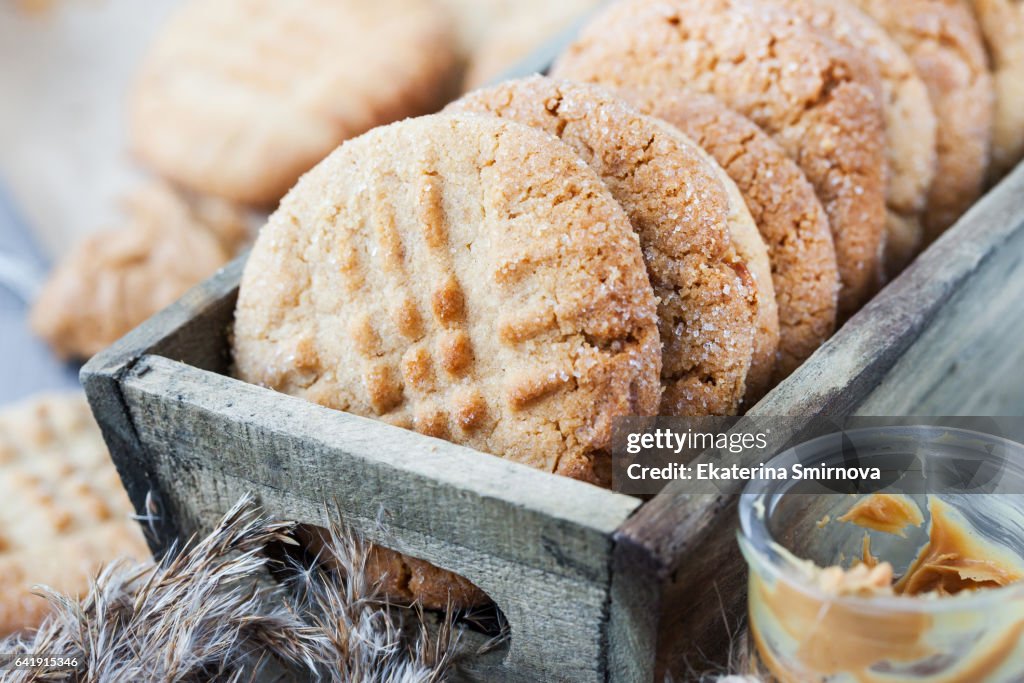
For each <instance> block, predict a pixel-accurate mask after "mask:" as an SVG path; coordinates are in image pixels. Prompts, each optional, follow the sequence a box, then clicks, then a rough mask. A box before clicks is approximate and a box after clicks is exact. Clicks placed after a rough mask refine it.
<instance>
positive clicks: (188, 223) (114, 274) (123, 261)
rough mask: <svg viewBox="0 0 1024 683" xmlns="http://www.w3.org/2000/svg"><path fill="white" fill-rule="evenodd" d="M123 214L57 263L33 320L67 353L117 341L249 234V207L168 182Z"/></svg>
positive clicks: (146, 190) (130, 199)
mask: <svg viewBox="0 0 1024 683" xmlns="http://www.w3.org/2000/svg"><path fill="white" fill-rule="evenodd" d="M124 213H125V220H124V224H123V225H119V226H116V227H113V228H110V229H107V230H102V231H100V232H97V233H95V234H92V235H90V236H88V237H87V238H85V239H84V240H83V241H82V242H80V243H79V244H77V245H76V246H75V248H74V249H73V250H72V251H71V252H70V253H69V254H68V255H67V256H66V257H65V258H64V259H63V260H62V261H60V263H58V264H57V266H56V268H54V270H53V273H51V275H50V277H49V279H47V281H46V284H44V285H43V287H42V289H41V290H40V291H39V294H38V295H37V296H36V300H35V301H34V302H33V305H32V311H31V314H30V317H29V322H30V324H31V326H32V330H33V332H35V334H37V335H39V336H40V337H41V338H43V339H45V340H46V341H47V342H48V343H49V344H50V346H51V348H52V349H53V350H54V351H55V352H56V353H57V354H58V355H60V356H61V357H64V358H89V357H91V356H93V355H94V354H97V353H99V352H100V351H102V350H103V349H105V348H106V347H108V346H110V345H111V344H113V343H114V342H115V341H117V340H118V339H119V338H121V337H122V336H124V335H125V334H127V333H128V332H130V331H131V330H132V329H133V328H134V327H136V326H137V325H140V324H141V323H142V322H144V321H145V320H146V319H147V318H149V317H150V316H151V315H153V314H154V313H156V312H158V311H159V310H161V309H162V308H164V307H165V306H169V305H170V304H172V303H174V301H175V300H176V299H178V298H179V297H180V296H182V295H183V294H184V293H185V292H187V291H188V290H189V289H190V288H191V287H193V286H195V285H197V284H199V283H200V282H202V281H203V280H204V279H206V278H207V277H209V276H211V275H213V274H214V273H215V272H216V271H217V269H218V268H220V267H221V266H223V265H224V264H226V263H227V262H228V261H230V260H231V258H232V256H234V255H235V254H236V253H237V252H238V250H239V248H240V247H241V246H242V244H243V243H244V242H245V241H246V239H247V238H248V226H247V224H246V218H245V215H244V214H243V212H241V211H240V210H239V209H238V207H236V206H233V205H231V204H229V203H228V202H224V201H223V200H217V199H212V198H209V197H191V196H188V195H186V194H184V193H181V192H179V191H177V190H176V189H174V188H171V187H169V186H167V185H165V184H163V183H154V184H151V185H147V186H144V187H142V188H140V189H138V190H136V191H134V192H133V193H132V194H130V195H129V196H127V197H125V200H124Z"/></svg>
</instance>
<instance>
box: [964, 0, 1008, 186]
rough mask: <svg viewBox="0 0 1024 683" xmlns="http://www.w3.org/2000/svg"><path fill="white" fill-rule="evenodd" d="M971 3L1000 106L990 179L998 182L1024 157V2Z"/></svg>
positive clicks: (992, 0)
mask: <svg viewBox="0 0 1024 683" xmlns="http://www.w3.org/2000/svg"><path fill="white" fill-rule="evenodd" d="M957 2H960V0H957ZM970 3H971V5H972V6H973V8H974V14H975V16H976V17H977V19H978V23H979V24H980V25H981V31H982V34H983V36H984V38H985V43H986V45H987V46H988V54H989V56H990V57H991V61H992V68H993V71H994V73H993V76H994V81H993V82H994V84H995V91H996V105H995V107H996V108H995V126H994V129H993V137H992V166H991V168H990V169H989V171H990V172H989V179H990V180H991V181H992V182H995V181H997V180H999V179H1000V178H1002V177H1003V176H1004V175H1006V174H1007V173H1009V172H1010V171H1011V170H1013V167H1014V166H1016V165H1017V164H1018V163H1019V162H1020V160H1021V159H1024V3H1021V2H1020V0H970Z"/></svg>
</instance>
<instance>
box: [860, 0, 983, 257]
mask: <svg viewBox="0 0 1024 683" xmlns="http://www.w3.org/2000/svg"><path fill="white" fill-rule="evenodd" d="M852 1H853V2H854V3H855V4H857V5H858V6H859V7H860V8H861V9H862V10H864V11H865V12H866V13H867V14H869V15H870V16H871V17H872V18H874V19H875V20H876V21H877V22H878V23H879V24H881V25H882V26H883V27H884V28H885V29H886V31H888V32H889V34H890V35H891V36H892V37H893V38H894V39H895V40H896V42H898V43H899V44H900V45H901V46H902V47H903V49H904V50H906V52H907V54H909V55H910V58H911V59H912V60H913V61H914V66H915V67H916V68H917V72H918V74H919V75H920V76H921V78H922V80H923V81H924V83H925V84H926V85H927V86H928V93H929V96H930V97H931V101H932V106H933V107H934V108H935V114H936V116H937V120H938V159H937V169H936V175H935V181H934V182H933V183H932V188H931V192H930V194H929V199H928V208H927V210H926V212H925V220H924V224H925V239H926V240H929V241H930V240H933V239H935V238H936V237H938V236H939V235H940V234H942V232H943V231H945V230H946V229H947V228H949V227H950V226H951V225H953V223H955V222H956V221H957V219H959V218H960V216H961V215H963V213H964V212H965V211H967V209H968V208H970V206H971V205H972V204H973V203H974V202H975V200H977V199H978V197H980V196H981V192H982V190H983V188H984V183H985V176H986V173H987V171H988V163H989V147H990V143H991V138H992V121H993V99H994V94H993V86H992V77H991V74H990V73H989V70H988V63H987V57H986V55H985V48H984V44H983V43H982V39H981V35H980V30H979V28H978V24H977V22H976V21H975V19H974V17H973V16H972V15H971V10H970V8H968V7H967V5H965V4H962V3H961V2H956V3H953V2H942V1H940V0H852Z"/></svg>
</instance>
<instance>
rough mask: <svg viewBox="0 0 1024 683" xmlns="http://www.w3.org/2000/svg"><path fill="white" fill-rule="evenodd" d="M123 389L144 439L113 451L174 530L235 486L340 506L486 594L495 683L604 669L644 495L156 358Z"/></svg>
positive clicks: (299, 512)
mask: <svg viewBox="0 0 1024 683" xmlns="http://www.w3.org/2000/svg"><path fill="white" fill-rule="evenodd" d="M120 386H121V390H122V392H123V399H124V403H125V405H126V408H127V412H128V414H129V416H130V419H131V422H132V424H133V425H134V429H135V433H136V435H137V438H138V441H139V443H140V444H141V445H142V448H137V449H128V450H126V451H123V452H120V453H115V454H114V455H115V458H116V459H118V460H119V463H118V464H119V467H120V468H121V469H122V470H129V471H132V472H135V473H138V472H140V471H144V472H145V473H146V474H145V476H143V477H138V475H137V474H136V476H137V478H139V479H141V480H144V481H145V482H146V484H147V486H148V487H149V488H150V489H152V490H154V491H155V492H156V493H157V494H158V496H159V498H160V502H161V505H162V506H163V507H164V508H165V509H166V510H167V511H168V513H170V516H171V517H173V518H174V520H175V522H176V527H177V528H175V529H173V530H172V532H174V533H175V534H176V535H182V534H188V533H192V532H195V531H200V530H203V529H204V528H206V527H207V526H208V525H209V524H210V523H211V522H213V521H215V520H216V519H217V518H218V517H219V516H220V515H221V514H222V513H223V512H224V511H225V510H226V509H227V508H228V507H230V505H231V504H233V502H234V501H236V500H237V499H238V497H239V496H241V495H242V494H244V493H246V492H253V493H255V494H256V495H257V497H258V499H259V501H260V502H261V504H262V505H263V506H264V507H265V508H266V509H267V511H268V512H269V513H270V514H273V515H275V516H278V517H280V518H283V519H291V520H295V521H299V522H303V523H309V524H317V525H323V524H325V523H326V522H327V521H328V520H327V516H328V514H329V512H330V511H331V510H332V509H337V510H338V511H339V512H340V514H341V515H342V516H343V518H344V519H345V521H346V522H347V523H349V524H350V525H352V526H353V528H355V529H356V530H357V531H359V532H360V533H362V534H364V535H365V536H366V537H368V538H369V539H371V540H373V541H375V542H379V543H381V544H382V545H386V546H389V547H393V548H395V549H397V550H400V551H402V552H406V553H409V554H411V555H414V556H416V557H421V558H423V559H426V560H428V561H430V562H433V563H434V564H437V565H439V566H442V567H444V568H446V569H450V570H452V571H455V572H457V573H459V574H461V575H463V576H466V577H467V578H469V579H470V580H471V581H473V582H474V583H476V584H477V585H479V586H481V588H483V589H484V590H485V591H487V592H488V594H490V595H491V597H493V598H494V599H495V601H496V602H497V603H498V605H499V606H500V607H501V608H502V610H503V611H504V613H505V615H506V617H507V618H508V620H509V623H510V624H511V627H512V640H511V647H510V651H509V658H508V661H507V667H506V668H503V670H502V671H503V673H502V676H501V678H500V679H499V678H498V677H497V674H496V673H495V672H491V674H490V675H493V676H495V678H494V679H493V680H520V679H519V678H517V677H525V678H522V680H532V679H536V678H537V677H540V678H541V679H545V678H547V677H550V678H553V679H558V678H560V677H571V678H573V679H577V678H578V679H579V680H603V678H604V676H605V670H606V668H607V664H606V662H605V655H604V652H603V651H602V648H603V647H604V645H605V644H606V642H607V628H608V603H609V597H608V593H609V590H610V589H609V585H610V581H611V568H610V554H611V545H612V542H611V536H612V533H613V532H614V530H615V529H616V528H617V527H618V526H619V525H620V524H621V523H622V522H623V521H624V520H625V519H626V518H627V517H628V516H629V515H630V514H631V513H632V512H633V511H634V510H635V509H636V508H637V507H638V505H639V501H637V500H635V499H632V498H629V497H626V496H620V495H616V494H613V493H610V492H607V491H603V490H600V489H597V488H595V487H591V486H588V485H585V484H581V483H579V482H574V481H571V480H567V479H562V478H558V477H552V476H550V475H546V474H544V473H541V472H537V471H534V470H531V469H529V468H526V467H522V466H519V465H515V464H513V463H509V462H506V461H503V460H501V459H498V458H493V457H491V456H484V455H483V454H480V453H477V452H475V451H471V450H469V449H465V448H460V447H458V446H454V445H452V444H448V443H446V442H442V441H436V440H427V439H425V437H422V436H420V435H417V434H414V433H411V432H407V431H405V430H400V429H396V428H393V427H389V426H387V425H384V424H381V423H378V422H374V421H371V420H364V419H361V418H357V417H353V416H350V415H346V414H344V413H338V412H335V411H331V410H327V409H325V408H321V407H319V406H315V405H312V404H309V403H306V402H305V401H301V400H298V399H293V398H291V397H287V396H283V395H280V394H274V393H273V392H270V391H267V390H264V389H260V388H258V387H253V386H250V385H246V384H244V383H241V382H237V381H235V380H232V379H229V378H225V377H220V376H217V375H212V374H210V373H206V372H202V371H199V370H196V369H193V368H190V367H188V366H184V365H181V364H179V363H175V362H172V361H169V360H166V359H164V358H160V357H144V358H142V359H140V360H139V361H138V362H137V363H136V364H135V365H134V366H133V368H132V370H131V371H130V372H129V373H128V374H127V375H126V376H124V377H123V378H122V379H121V383H120ZM139 493H141V492H136V498H138V495H139ZM517 635H519V636H520V637H518V638H517Z"/></svg>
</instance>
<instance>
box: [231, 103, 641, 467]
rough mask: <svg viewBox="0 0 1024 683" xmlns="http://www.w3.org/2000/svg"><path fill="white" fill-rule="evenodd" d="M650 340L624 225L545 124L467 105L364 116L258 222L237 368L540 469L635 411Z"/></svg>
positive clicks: (605, 436) (604, 442) (602, 444)
mask: <svg viewBox="0 0 1024 683" xmlns="http://www.w3.org/2000/svg"><path fill="white" fill-rule="evenodd" d="M660 357H661V349H660V342H659V337H658V328H657V315H656V306H655V302H654V296H653V292H652V289H651V285H650V282H649V281H648V279H647V275H646V272H645V270H644V265H643V258H642V256H641V253H640V247H639V243H638V239H637V237H636V235H635V234H634V233H633V231H632V229H631V227H630V224H629V220H628V218H627V217H626V215H625V214H624V213H623V211H622V208H621V207H620V206H619V205H618V204H617V203H616V202H615V201H614V199H613V198H612V197H611V195H610V194H608V190H607V189H606V188H605V187H604V185H603V183H602V182H601V180H600V178H598V177H597V176H596V174H594V172H593V171H591V170H590V169H589V168H588V167H587V166H586V164H585V163H584V162H583V161H582V160H581V159H579V158H578V157H577V156H576V155H575V154H573V152H572V150H571V149H569V148H568V147H567V146H566V145H564V144H563V143H561V142H559V141H558V140H556V139H555V138H553V137H551V136H549V135H546V134H544V133H541V132H539V131H536V130H533V129H530V128H527V127H526V126H521V125H519V124H515V123H511V122H507V121H501V120H498V119H495V118H492V117H484V116H475V115H465V114H464V115H458V116H456V115H435V116H429V117H424V118H421V119H411V120H408V121H404V122H402V123H400V124H394V125H392V126H387V127H384V128H380V129H377V130H374V131H372V132H370V133H368V134H366V135H365V136H362V137H360V138H359V139H358V140H354V141H352V142H350V143H346V144H345V145H343V146H342V147H341V148H340V149H339V150H338V151H336V152H335V153H333V154H332V155H330V156H329V157H328V158H327V159H326V160H325V161H324V162H322V163H321V164H319V165H318V166H317V167H316V168H315V170H313V171H312V172H310V173H309V174H307V175H306V176H305V177H304V178H303V179H302V180H301V181H300V182H299V184H298V185H296V187H295V188H294V189H293V190H292V191H291V192H290V193H289V194H288V196H287V198H286V199H285V200H284V201H283V202H282V204H281V207H280V209H278V211H277V212H276V213H275V214H274V215H273V216H272V217H271V219H270V222H269V223H268V224H267V225H266V226H265V227H264V228H263V230H262V232H261V234H260V236H259V239H258V240H257V242H256V246H255V247H254V249H253V252H252V255H251V256H250V258H249V262H248V264H247V266H246V269H245V274H244V276H243V278H242V284H241V290H240V293H239V300H238V308H237V315H236V321H235V332H234V358H235V363H236V368H237V372H238V375H239V377H241V378H242V379H245V380H247V381H250V382H253V383H256V384H261V385H263V386H268V387H271V388H274V389H277V390H279V391H283V392H285V393H289V394H293V395H298V396H302V397H305V398H307V399H310V400H312V401H314V402H316V403H320V404H323V405H326V406H329V407H332V408H337V409H339V410H345V411H348V412H351V413H355V414H358V415H366V416H370V417H377V418H380V419H383V420H386V421H388V422H391V423H393V424H398V425H401V426H405V427H409V428H413V429H416V430H418V431H420V432H422V433H424V434H429V435H431V436H438V437H444V438H448V439H451V440H452V441H456V442H458V443H462V444H465V445H468V446H471V447H474V448H477V449H479V450H482V451H486V452H489V453H495V454H497V455H501V456H504V457H507V458H509V459H512V460H515V461H517V462H521V463H524V464H527V465H531V466H533V467H536V468H538V469H542V470H545V471H547V472H556V471H558V470H559V469H560V468H565V467H569V466H570V465H571V464H572V462H573V461H583V462H586V461H588V460H589V458H590V454H591V453H593V452H595V451H599V450H602V449H604V448H606V447H607V446H608V443H609V439H610V436H611V426H612V425H611V421H612V418H614V417H616V416H619V415H629V414H639V415H648V414H653V413H655V412H656V411H657V408H658V401H659V398H660V393H661V392H660V384H659V382H658V377H659V373H660V366H661V362H660Z"/></svg>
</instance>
